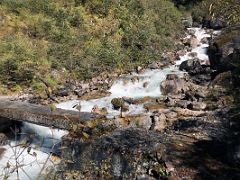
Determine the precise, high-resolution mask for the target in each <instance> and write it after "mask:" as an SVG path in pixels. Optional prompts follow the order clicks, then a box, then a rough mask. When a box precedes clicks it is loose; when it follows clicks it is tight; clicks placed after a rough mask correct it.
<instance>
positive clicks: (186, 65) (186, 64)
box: [179, 58, 205, 75]
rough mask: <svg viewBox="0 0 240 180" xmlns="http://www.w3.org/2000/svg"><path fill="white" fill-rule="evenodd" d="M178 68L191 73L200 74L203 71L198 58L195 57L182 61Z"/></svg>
mask: <svg viewBox="0 0 240 180" xmlns="http://www.w3.org/2000/svg"><path fill="white" fill-rule="evenodd" d="M179 69H180V70H181V71H183V70H185V71H187V72H188V73H189V74H191V75H195V74H201V73H203V72H204V71H205V70H204V68H203V67H202V65H201V62H200V60H199V59H197V58H195V59H189V60H186V61H183V62H182V63H181V64H180V66H179Z"/></svg>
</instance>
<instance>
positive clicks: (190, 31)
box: [188, 29, 196, 36]
mask: <svg viewBox="0 0 240 180" xmlns="http://www.w3.org/2000/svg"><path fill="white" fill-rule="evenodd" d="M195 32H196V30H195V29H188V34H190V35H191V36H193V35H194V34H195Z"/></svg>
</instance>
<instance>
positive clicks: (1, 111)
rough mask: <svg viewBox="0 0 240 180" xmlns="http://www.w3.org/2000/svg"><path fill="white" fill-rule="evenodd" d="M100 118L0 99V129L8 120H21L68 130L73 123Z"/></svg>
mask: <svg viewBox="0 0 240 180" xmlns="http://www.w3.org/2000/svg"><path fill="white" fill-rule="evenodd" d="M102 118H104V116H101V115H98V114H93V113H84V112H81V113H79V112H77V111H70V110H63V109H55V110H51V108H50V107H49V106H43V105H36V104H29V103H26V102H21V101H10V100H8V99H0V129H2V128H4V126H5V125H6V124H8V122H9V121H21V122H29V123H33V124H37V125H42V126H47V127H54V128H59V129H65V130H69V129H71V126H72V125H73V124H77V123H79V122H81V123H85V122H86V121H91V120H96V119H102Z"/></svg>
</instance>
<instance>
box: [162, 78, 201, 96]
mask: <svg viewBox="0 0 240 180" xmlns="http://www.w3.org/2000/svg"><path fill="white" fill-rule="evenodd" d="M192 88H193V89H196V88H197V86H196V85H194V84H193V83H191V82H186V81H185V80H184V79H180V78H178V77H177V76H176V75H169V76H167V79H166V80H165V81H162V82H161V84H160V89H161V92H162V94H163V95H168V94H170V95H178V94H182V93H184V92H186V91H188V90H189V89H192Z"/></svg>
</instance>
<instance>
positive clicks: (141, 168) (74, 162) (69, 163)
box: [60, 128, 165, 179]
mask: <svg viewBox="0 0 240 180" xmlns="http://www.w3.org/2000/svg"><path fill="white" fill-rule="evenodd" d="M162 140H164V137H163V135H161V134H159V133H156V132H153V131H148V130H143V129H138V128H127V129H120V130H114V131H112V132H110V133H107V134H106V135H102V136H100V137H96V138H94V139H92V138H89V139H88V140H85V141H83V140H81V139H79V138H76V139H72V138H71V137H69V136H66V137H64V138H63V142H62V143H63V147H69V148H63V152H62V158H63V159H64V160H65V161H62V162H61V164H60V166H62V167H64V169H65V172H67V171H68V170H69V173H68V174H69V176H70V175H71V172H72V171H75V172H78V177H77V178H76V179H140V177H145V178H144V179H146V178H147V179H151V178H154V177H155V178H156V177H158V178H161V179H162V178H163V177H162V175H161V174H163V173H161V172H165V168H164V164H161V162H160V161H159V160H160V159H163V157H164V156H165V146H164V145H163V144H162V142H161V141H162ZM162 165H163V166H162ZM66 174H67V173H66ZM66 179H68V178H66Z"/></svg>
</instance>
